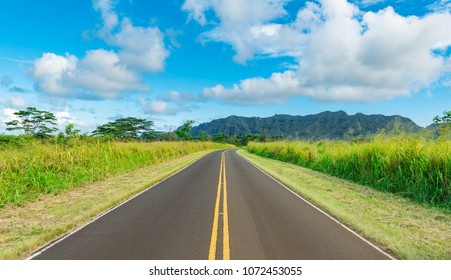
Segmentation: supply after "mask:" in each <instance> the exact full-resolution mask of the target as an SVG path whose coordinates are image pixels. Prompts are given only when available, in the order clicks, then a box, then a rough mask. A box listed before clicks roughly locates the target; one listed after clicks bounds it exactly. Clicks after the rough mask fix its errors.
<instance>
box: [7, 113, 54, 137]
mask: <svg viewBox="0 0 451 280" xmlns="http://www.w3.org/2000/svg"><path fill="white" fill-rule="evenodd" d="M14 115H16V116H17V118H18V119H17V120H12V121H9V122H6V123H5V124H6V125H7V126H8V127H7V128H6V130H9V131H11V130H22V131H23V134H25V135H30V136H35V137H48V136H50V134H51V133H53V132H55V131H57V130H58V129H57V128H55V127H54V126H55V125H56V118H55V115H53V113H51V112H47V111H41V110H38V109H36V108H35V107H28V108H26V109H25V110H20V111H17V112H15V113H14Z"/></svg>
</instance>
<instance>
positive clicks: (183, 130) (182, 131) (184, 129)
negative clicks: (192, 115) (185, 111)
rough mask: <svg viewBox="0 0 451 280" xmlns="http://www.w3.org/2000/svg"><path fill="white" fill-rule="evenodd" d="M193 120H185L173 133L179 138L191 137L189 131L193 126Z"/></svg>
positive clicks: (184, 139)
mask: <svg viewBox="0 0 451 280" xmlns="http://www.w3.org/2000/svg"><path fill="white" fill-rule="evenodd" d="M193 124H194V121H186V122H185V123H184V124H183V125H182V126H181V127H180V128H179V129H177V130H176V131H175V134H177V136H178V137H179V139H181V140H183V141H186V140H190V139H191V135H190V134H189V132H190V131H191V129H192V128H193Z"/></svg>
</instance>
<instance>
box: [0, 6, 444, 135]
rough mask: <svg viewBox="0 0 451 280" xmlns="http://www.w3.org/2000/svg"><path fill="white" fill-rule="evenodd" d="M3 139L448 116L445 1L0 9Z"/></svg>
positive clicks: (423, 119) (420, 120)
mask: <svg viewBox="0 0 451 280" xmlns="http://www.w3.org/2000/svg"><path fill="white" fill-rule="evenodd" d="M1 6H2V7H1V9H0V24H1V26H2V28H1V29H0V133H2V132H5V125H4V122H6V121H9V120H11V119H13V118H14V115H13V112H15V111H18V110H21V109H24V108H26V107H29V106H33V107H36V108H39V109H42V110H49V111H52V112H53V113H54V114H55V115H56V116H57V118H58V120H59V126H60V127H64V126H65V125H66V124H67V123H74V124H76V125H77V126H78V127H79V128H81V129H82V130H83V131H86V132H90V131H92V130H93V129H94V128H95V127H96V126H97V125H99V124H103V123H106V122H108V121H111V120H114V119H115V118H118V117H128V116H133V117H141V118H146V119H149V120H153V121H154V122H155V125H156V128H157V129H159V130H171V129H175V128H176V127H178V126H179V125H181V124H182V123H183V122H184V121H186V120H194V121H195V122H196V123H197V124H199V123H202V122H206V121H210V120H212V119H215V118H220V117H227V116H229V115H241V116H260V117H268V116H272V115H274V114H291V115H307V114H315V113H319V112H322V111H326V110H330V111H338V110H344V111H345V112H347V113H348V114H355V113H357V112H362V113H365V114H385V115H403V116H406V117H409V118H411V119H412V120H413V121H415V122H416V123H417V124H419V125H422V126H426V125H429V124H430V123H431V122H432V118H433V117H434V116H435V115H439V114H441V113H442V112H443V111H445V110H451V1H448V0H419V1H407V0H353V1H346V0H318V1H313V0H312V1H301V0H167V1H157V0H93V1H91V0H80V1H61V0H43V1H31V0H28V1H26V0H5V1H2V4H1Z"/></svg>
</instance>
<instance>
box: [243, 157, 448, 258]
mask: <svg viewBox="0 0 451 280" xmlns="http://www.w3.org/2000/svg"><path fill="white" fill-rule="evenodd" d="M239 153H240V154H241V155H242V156H244V157H246V158H247V159H248V160H250V161H252V162H253V163H254V164H256V165H257V166H259V167H260V168H261V169H263V170H265V171H266V172H267V173H269V174H270V175H271V176H273V177H275V178H276V179H278V180H279V181H280V182H282V183H283V184H284V185H286V186H288V187H290V188H291V189H293V190H294V191H295V192H296V193H298V194H300V195H301V196H302V197H304V198H305V199H307V200H309V201H310V202H312V203H314V204H316V205H317V206H319V207H320V208H322V209H323V210H324V211H326V212H328V213H329V214H330V215H332V216H334V217H335V218H337V219H338V220H340V221H341V222H342V223H344V224H346V225H347V226H348V227H350V228H352V229H354V230H355V231H356V232H358V233H359V234H360V235H362V236H364V237H366V238H367V239H369V240H370V241H372V242H373V243H375V244H377V245H378V246H379V247H380V248H382V249H384V250H385V251H387V252H389V253H391V254H392V255H393V256H395V257H396V258H399V259H409V260H425V259H445V260H449V259H451V246H450V244H451V215H449V213H447V211H446V210H445V209H442V208H437V207H425V206H424V205H420V204H418V203H416V202H413V201H412V200H410V199H408V198H403V197H401V196H399V195H395V194H392V193H388V192H381V191H377V190H375V189H373V188H369V187H365V186H362V185H358V184H355V183H351V182H349V181H346V180H343V179H339V178H336V177H333V176H330V175H327V174H324V173H321V172H317V171H313V170H311V169H307V168H303V167H300V166H298V165H294V164H290V163H286V162H282V161H277V160H272V159H268V158H264V157H260V156H257V155H254V154H250V153H248V152H246V151H243V150H241V151H239Z"/></svg>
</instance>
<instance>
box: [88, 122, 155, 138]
mask: <svg viewBox="0 0 451 280" xmlns="http://www.w3.org/2000/svg"><path fill="white" fill-rule="evenodd" d="M154 133H155V130H154V129H153V122H152V121H149V120H146V119H140V118H134V117H128V118H120V119H117V120H115V121H112V122H109V123H106V124H103V125H99V126H97V128H96V129H95V130H94V131H93V132H92V134H93V135H98V136H110V137H113V138H115V139H121V140H127V139H138V138H139V137H141V136H143V135H144V136H145V137H146V138H149V137H150V136H151V135H152V134H154Z"/></svg>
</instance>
